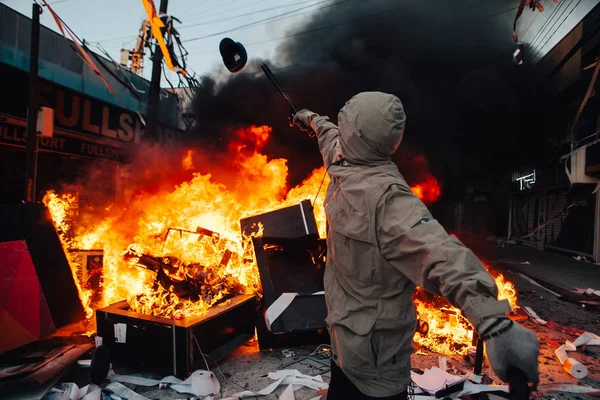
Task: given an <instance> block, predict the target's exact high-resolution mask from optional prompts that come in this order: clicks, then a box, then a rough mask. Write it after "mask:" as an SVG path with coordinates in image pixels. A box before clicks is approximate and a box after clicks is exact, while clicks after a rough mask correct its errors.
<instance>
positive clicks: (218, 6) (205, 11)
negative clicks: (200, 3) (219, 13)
mask: <svg viewBox="0 0 600 400" xmlns="http://www.w3.org/2000/svg"><path fill="white" fill-rule="evenodd" d="M236 1H239V0H233V2H236ZM229 4H231V2H230V3H229ZM224 5H227V2H224V1H222V2H219V3H218V4H217V5H216V6H214V7H211V8H208V9H206V10H202V11H201V12H200V13H198V14H192V15H190V16H195V15H196V16H197V15H199V14H203V13H207V12H209V11H212V10H216V9H218V8H221V7H222V6H224Z"/></svg>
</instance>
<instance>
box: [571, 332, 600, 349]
mask: <svg viewBox="0 0 600 400" xmlns="http://www.w3.org/2000/svg"><path fill="white" fill-rule="evenodd" d="M583 345H588V346H600V336H598V335H596V334H594V333H592V332H584V333H582V334H581V335H579V337H578V338H577V339H575V340H573V342H570V341H568V340H567V341H566V343H565V346H566V347H567V350H569V351H575V350H577V347H579V346H583Z"/></svg>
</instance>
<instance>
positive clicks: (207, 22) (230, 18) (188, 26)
mask: <svg viewBox="0 0 600 400" xmlns="http://www.w3.org/2000/svg"><path fill="white" fill-rule="evenodd" d="M314 1H315V0H306V1H301V2H296V3H294V4H287V5H285V6H279V7H270V8H264V9H262V10H258V11H252V12H248V13H245V14H238V15H234V16H231V17H226V18H221V19H214V20H211V21H205V22H198V23H195V24H191V25H182V26H181V27H180V28H179V29H185V28H191V27H194V26H200V25H210V24H213V23H215V22H221V21H229V20H232V19H235V18H241V17H247V16H249V15H254V14H259V13H262V12H265V11H273V10H278V9H280V8H289V7H295V6H297V5H299V4H306V3H312V2H314ZM321 3H322V2H317V3H314V4H313V6H315V5H318V4H321Z"/></svg>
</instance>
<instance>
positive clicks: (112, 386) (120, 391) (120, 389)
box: [104, 382, 150, 400]
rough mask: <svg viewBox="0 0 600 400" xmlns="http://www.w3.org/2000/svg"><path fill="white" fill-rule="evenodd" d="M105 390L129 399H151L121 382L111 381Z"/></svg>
mask: <svg viewBox="0 0 600 400" xmlns="http://www.w3.org/2000/svg"><path fill="white" fill-rule="evenodd" d="M104 390H106V391H108V392H109V393H111V394H114V395H116V396H119V397H121V398H123V399H127V400H150V399H149V398H147V397H146V396H142V395H141V394H138V393H136V392H134V391H133V390H131V389H129V388H128V387H127V386H125V385H121V384H120V383H119V382H112V383H109V384H108V385H107V386H106V387H105V388H104ZM111 397H112V396H111Z"/></svg>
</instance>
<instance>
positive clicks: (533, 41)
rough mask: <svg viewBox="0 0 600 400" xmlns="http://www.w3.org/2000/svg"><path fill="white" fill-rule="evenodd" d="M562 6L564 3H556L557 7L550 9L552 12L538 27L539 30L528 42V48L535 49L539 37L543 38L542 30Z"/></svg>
mask: <svg viewBox="0 0 600 400" xmlns="http://www.w3.org/2000/svg"><path fill="white" fill-rule="evenodd" d="M563 4H565V3H564V2H562V3H558V5H557V6H555V7H554V8H553V9H552V12H551V13H550V15H549V16H548V18H546V20H545V21H544V23H543V24H542V26H541V27H540V29H539V30H538V31H537V33H536V34H535V35H534V36H533V38H532V39H531V40H530V41H529V46H530V47H532V48H535V43H536V42H537V41H538V40H539V38H540V37H541V36H543V32H544V30H545V29H546V28H547V27H548V25H549V24H550V23H551V22H552V20H553V18H554V15H555V14H556V12H557V11H558V9H559V8H560V7H562V6H563Z"/></svg>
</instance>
